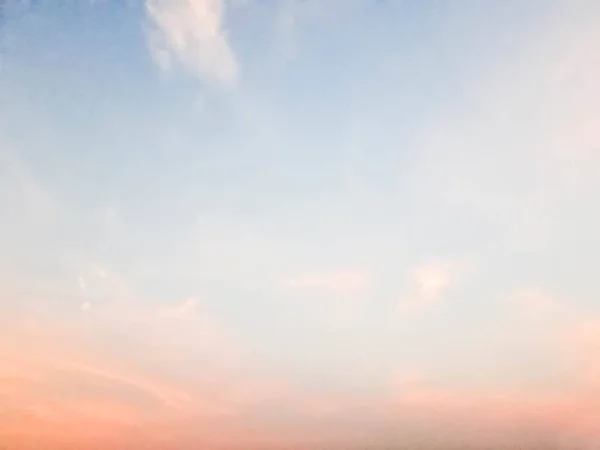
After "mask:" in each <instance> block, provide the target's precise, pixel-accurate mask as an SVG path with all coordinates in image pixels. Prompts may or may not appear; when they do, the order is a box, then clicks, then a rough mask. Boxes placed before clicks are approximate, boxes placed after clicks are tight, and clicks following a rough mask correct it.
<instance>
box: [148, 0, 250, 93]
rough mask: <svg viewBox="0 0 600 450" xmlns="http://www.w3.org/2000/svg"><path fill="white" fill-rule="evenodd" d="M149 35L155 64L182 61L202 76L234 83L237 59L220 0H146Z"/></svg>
mask: <svg viewBox="0 0 600 450" xmlns="http://www.w3.org/2000/svg"><path fill="white" fill-rule="evenodd" d="M146 11H147V14H148V18H149V19H150V22H151V23H152V28H151V30H150V32H149V35H148V40H149V46H150V51H151V53H152V57H153V58H154V61H155V62H156V64H157V65H158V66H159V67H160V68H161V69H163V70H170V69H171V68H172V66H173V63H174V62H177V63H179V64H181V65H182V66H183V67H185V68H186V69H187V70H189V71H190V72H192V73H193V74H194V75H195V76H197V77H198V78H201V79H208V80H211V81H218V82H220V83H223V84H233V83H234V82H235V80H236V78H237V76H238V71H239V69H238V63H237V60H236V57H235V54H234V52H233V50H232V48H231V46H230V43H229V41H228V39H227V34H226V31H225V29H224V26H223V20H224V14H225V2H224V1H223V0H146Z"/></svg>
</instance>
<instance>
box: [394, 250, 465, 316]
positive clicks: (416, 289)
mask: <svg viewBox="0 0 600 450" xmlns="http://www.w3.org/2000/svg"><path fill="white" fill-rule="evenodd" d="M464 269H465V268H464V264H462V263H459V262H457V261H445V260H437V261H430V262H428V263H425V264H423V265H419V266H416V267H414V268H413V269H412V270H411V271H410V273H409V280H408V286H407V288H406V289H405V290H404V292H403V293H402V294H401V296H400V299H399V302H398V305H399V307H400V309H401V310H402V311H403V312H414V311H420V310H423V309H428V308H431V307H433V306H435V305H437V304H438V303H440V302H441V301H442V300H443V299H444V297H445V296H446V294H447V293H448V291H449V290H450V288H451V287H453V286H454V285H455V284H456V283H457V281H458V280H459V278H460V277H461V276H462V275H463V272H464Z"/></svg>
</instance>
